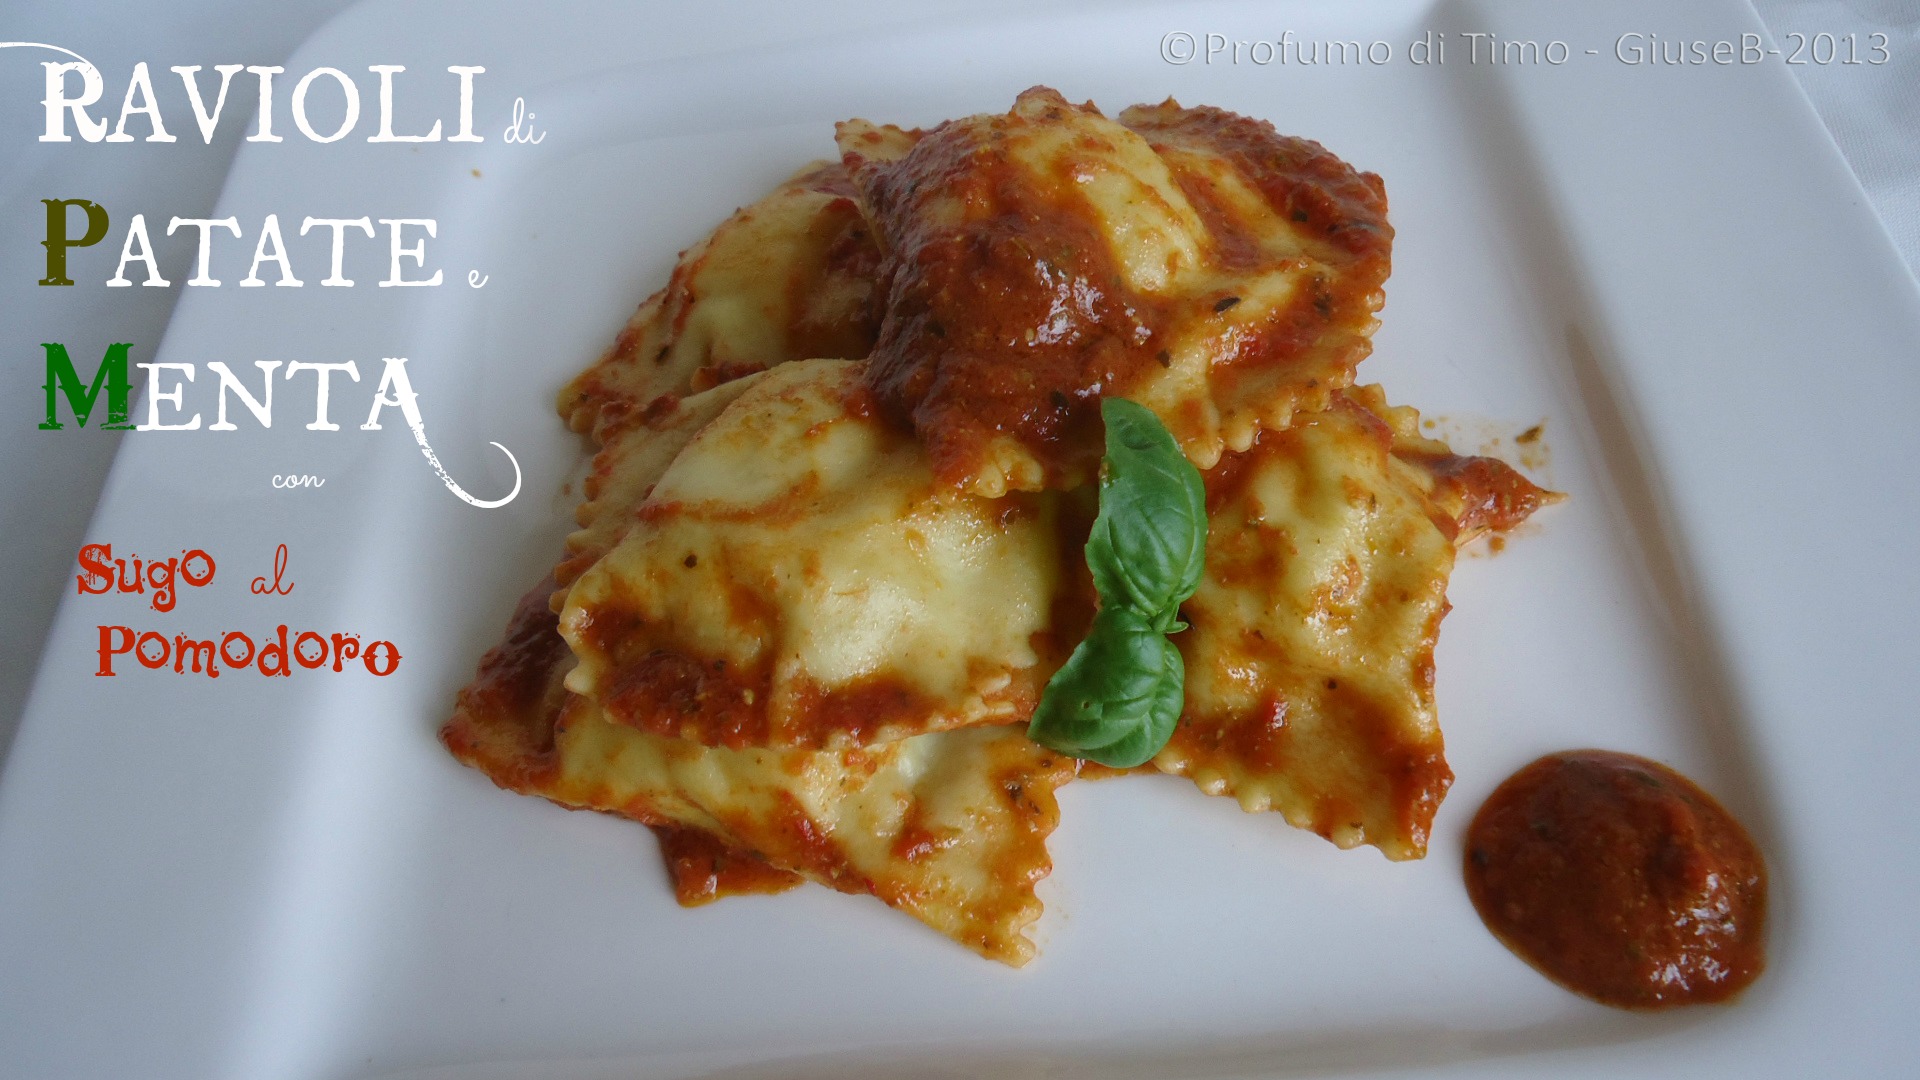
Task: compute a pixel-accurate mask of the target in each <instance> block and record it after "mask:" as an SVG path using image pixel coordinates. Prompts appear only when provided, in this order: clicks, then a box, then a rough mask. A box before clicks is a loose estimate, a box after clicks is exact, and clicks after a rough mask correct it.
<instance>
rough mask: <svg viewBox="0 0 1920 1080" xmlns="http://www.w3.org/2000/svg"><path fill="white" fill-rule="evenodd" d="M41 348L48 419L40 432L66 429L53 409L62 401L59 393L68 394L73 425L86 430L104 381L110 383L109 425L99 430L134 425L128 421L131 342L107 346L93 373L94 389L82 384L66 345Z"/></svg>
mask: <svg viewBox="0 0 1920 1080" xmlns="http://www.w3.org/2000/svg"><path fill="white" fill-rule="evenodd" d="M40 347H41V348H43V349H45V350H47V386H46V390H47V419H46V422H45V423H42V424H41V425H40V430H41V431H59V430H60V429H61V427H62V426H64V425H62V424H61V423H60V421H59V420H58V419H56V418H55V417H54V407H55V405H56V404H57V403H58V401H59V399H58V398H57V397H56V396H55V394H56V392H57V393H63V394H66V395H67V407H68V408H70V409H72V410H73V419H74V422H75V423H77V424H79V425H80V426H81V427H86V426H87V417H88V416H89V415H91V414H92V413H93V406H94V403H95V402H97V401H99V400H100V384H101V383H102V382H105V383H106V384H107V422H106V423H104V424H102V425H100V430H102V431H125V430H127V429H128V428H131V427H132V426H133V425H132V424H130V423H128V422H127V398H128V396H129V395H128V383H127V350H128V349H130V348H132V347H133V343H132V342H127V341H122V342H117V343H115V344H112V345H109V346H107V355H106V356H104V357H101V359H100V370H98V371H96V372H94V373H93V384H92V385H91V386H89V385H86V384H84V383H82V382H81V381H80V373H79V372H77V371H75V370H73V358H72V357H69V356H68V355H67V347H66V346H65V345H62V344H60V343H59V342H57V341H48V342H43V343H42V344H41V346H40Z"/></svg>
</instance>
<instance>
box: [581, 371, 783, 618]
mask: <svg viewBox="0 0 1920 1080" xmlns="http://www.w3.org/2000/svg"><path fill="white" fill-rule="evenodd" d="M753 378H754V376H746V377H744V378H739V379H734V380H731V381H729V382H725V383H722V384H720V385H719V386H716V387H714V388H712V389H710V390H707V391H704V392H702V393H698V394H694V395H692V396H691V397H686V398H681V397H677V396H674V395H672V394H668V395H666V396H663V397H660V398H656V399H655V400H654V403H653V405H652V406H650V407H649V408H647V409H646V410H644V411H643V412H642V413H641V414H640V416H639V417H638V418H637V419H635V420H633V421H630V422H628V423H626V424H624V425H623V426H622V427H621V428H620V430H619V431H618V432H615V433H612V437H611V438H609V440H608V441H607V444H606V445H605V446H603V447H601V449H600V452H599V453H597V454H595V455H594V456H593V464H592V466H591V467H590V468H589V470H588V472H587V477H586V480H585V482H584V485H583V487H584V494H585V496H586V498H585V500H584V501H583V502H582V503H581V504H580V507H579V509H578V510H576V511H575V513H574V520H575V521H576V522H578V523H579V525H580V529H579V530H578V531H577V532H575V533H573V534H572V535H571V536H568V537H567V546H566V557H565V558H564V559H562V560H561V561H560V565H559V566H558V567H556V568H555V569H554V580H555V582H556V583H557V584H558V585H559V586H561V587H565V586H567V585H571V584H573V580H574V579H575V578H577V577H579V576H580V572H581V571H583V570H585V569H586V568H587V567H589V566H592V565H593V564H594V563H596V562H598V561H600V557H601V556H603V555H605V554H606V553H607V552H609V551H611V550H613V547H614V545H615V544H618V543H619V542H620V539H621V537H624V536H625V535H626V534H627V530H628V529H630V528H632V527H633V523H634V513H635V511H637V510H638V509H639V507H640V504H641V503H642V502H644V501H646V498H647V496H648V495H650V494H652V493H653V485H654V484H655V483H657V482H658V481H659V479H660V475H661V474H662V473H664V472H666V471H667V466H668V465H670V464H672V463H673V459H674V458H676V457H678V456H679V455H680V451H681V450H683V449H685V448H686V445H687V443H688V441H689V440H691V439H692V438H693V437H694V436H695V435H697V434H699V432H700V429H702V428H704V427H706V426H707V424H709V423H711V422H712V420H713V418H714V417H716V416H719V415H720V411H721V410H722V409H725V408H726V407H727V406H728V405H730V404H732V403H733V400H734V399H735V398H737V397H739V396H740V395H741V393H742V392H744V391H745V390H746V388H747V387H748V386H751V385H752V383H753ZM556 602H558V596H557V595H556Z"/></svg>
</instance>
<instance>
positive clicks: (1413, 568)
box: [1154, 389, 1546, 859]
mask: <svg viewBox="0 0 1920 1080" xmlns="http://www.w3.org/2000/svg"><path fill="white" fill-rule="evenodd" d="M1358 396H1359V397H1360V398H1361V399H1364V400H1370V401H1374V402H1376V403H1377V404H1378V405H1380V406H1381V407H1382V408H1384V407H1385V404H1384V400H1383V399H1381V398H1380V397H1379V395H1378V393H1377V391H1374V390H1371V389H1369V390H1366V391H1363V392H1361V393H1360V394H1359V395H1358ZM1404 418H1405V417H1404V414H1403V415H1402V419H1404ZM1414 420H1415V422H1416V424H1417V416H1416V417H1414ZM1428 441H1430V440H1428ZM1439 445H1441V446H1442V448H1444V444H1439ZM1418 449H1426V450H1430V449H1431V448H1430V447H1421V448H1418ZM1411 456H1412V457H1413V458H1414V460H1408V459H1407V458H1406V457H1403V456H1401V454H1400V453H1397V452H1396V446H1395V439H1394V430H1393V428H1392V427H1391V426H1390V425H1389V424H1388V423H1387V422H1386V421H1385V420H1383V419H1382V418H1381V417H1379V416H1376V415H1375V414H1374V413H1373V412H1371V411H1369V410H1368V409H1367V408H1366V407H1365V406H1364V405H1362V404H1361V403H1360V401H1358V400H1356V399H1355V397H1352V396H1348V395H1344V394H1343V395H1340V396H1338V397H1336V398H1335V400H1334V404H1333V405H1332V407H1330V408H1329V409H1327V410H1325V411H1323V412H1321V413H1317V414H1314V415H1311V416H1303V417H1300V418H1298V419H1296V421H1295V423H1294V425H1293V426H1292V427H1290V428H1288V429H1286V430H1284V431H1272V430H1269V431H1263V432H1262V433H1261V434H1260V436H1259V438H1258V439H1257V440H1256V441H1255V443H1254V445H1253V446H1252V447H1251V448H1249V449H1248V450H1247V451H1245V452H1242V453H1238V454H1231V455H1228V456H1227V457H1226V458H1225V459H1224V460H1223V461H1222V462H1221V463H1220V465H1219V466H1218V467H1217V468H1216V469H1214V470H1213V471H1212V472H1210V473H1208V474H1207V476H1206V478H1205V479H1206V484H1207V499H1208V509H1209V513H1210V522H1211V523H1210V527H1209V532H1208V539H1207V565H1206V572H1205V574H1204V576H1203V578H1202V580H1201V584H1200V588H1199V590H1198V591H1197V592H1196V593H1195V594H1194V596H1193V599H1192V600H1190V601H1189V602H1188V603H1187V605H1186V606H1185V607H1184V608H1183V612H1184V614H1185V616H1186V618H1187V619H1188V620H1189V621H1190V622H1191V624H1192V626H1191V628H1190V629H1189V630H1188V631H1186V632H1185V633H1182V634H1177V635H1175V636H1174V639H1173V640H1174V642H1175V643H1176V644H1177V645H1178V646H1179V648H1180V650H1181V653H1182V655H1183V657H1184V659H1185V661H1186V670H1187V676H1186V678H1187V684H1186V692H1187V702H1186V712H1185V714H1184V715H1183V717H1182V719H1181V722H1180V725H1179V727H1178V728H1176V729H1175V731H1174V734H1173V738H1172V740H1171V741H1170V742H1169V743H1168V744H1167V746H1166V748H1165V749H1164V750H1163V751H1161V753H1160V754H1159V756H1158V757H1157V758H1155V760H1154V764H1155V766H1156V767H1157V768H1159V769H1160V770H1161V771H1163V772H1169V773H1175V774H1179V775H1183V776H1188V777H1190V778H1192V779H1193V781H1194V782H1195V783H1196V784H1197V785H1199V787H1200V788H1201V789H1202V790H1204V791H1206V792H1208V793H1209V794H1216V795H1231V796H1233V797H1234V798H1236V799H1237V800H1239V802H1240V804H1241V805H1242V806H1243V807H1245V808H1246V809H1248V810H1269V809H1271V810H1277V811H1279V812H1280V813H1281V814H1282V815H1284V816H1285V817H1286V819H1287V820H1288V821H1289V822H1291V823H1292V824H1294V825H1296V826H1299V827H1301V828H1306V829H1311V830H1313V831H1315V832H1317V833H1319V834H1320V835H1322V836H1325V837H1326V838H1328V839H1329V840H1332V841H1333V842H1334V843H1335V844H1338V845H1339V846H1341V847H1343V848H1350V847H1354V846H1357V845H1359V844H1373V845H1375V846H1376V847H1378V848H1379V849H1380V850H1381V851H1382V852H1384V853H1385V854H1386V855H1387V857H1389V858H1392V859H1412V858H1419V857H1420V856H1422V855H1423V854H1425V852H1426V846H1427V838H1428V832H1429V829H1430V828H1431V826H1432V823H1433V815H1434V812H1435V811H1436V810H1438V809H1439V806H1440V801H1441V799H1442V798H1443V797H1444V796H1445V794H1446V791H1447V788H1448V786H1449V785H1451V783H1452V781H1453V772H1452V770H1451V769H1450V768H1448V766H1447V763H1446V758H1445V754H1444V752H1443V745H1442V740H1441V734H1440V726H1439V723H1438V719H1437V717H1436V715H1435V712H1434V701H1433V648H1434V643H1435V641H1436V639H1437V637H1438V634H1439V630H1440V620H1441V617H1442V616H1444V615H1445V614H1446V612H1447V599H1446V588H1447V577H1448V574H1449V573H1450V572H1451V570H1452V567H1453V560H1454V550H1455V544H1454V541H1455V539H1456V537H1458V536H1459V535H1460V534H1461V528H1460V522H1459V521H1458V520H1457V519H1456V518H1454V517H1452V516H1450V514H1449V512H1448V511H1447V510H1446V509H1445V508H1444V507H1442V506H1441V505H1439V504H1438V503H1436V502H1435V501H1434V500H1432V499H1431V498H1430V497H1429V493H1430V492H1432V491H1434V490H1436V487H1437V485H1438V481H1437V479H1436V475H1437V474H1436V473H1435V472H1433V471H1430V470H1429V469H1428V468H1427V467H1426V464H1427V462H1428V461H1429V460H1431V459H1424V458H1422V457H1421V455H1420V454H1419V453H1418V452H1414V453H1413V454H1412V455H1411ZM1449 457H1451V455H1449ZM1457 460H1461V461H1465V460H1468V459H1457ZM1472 460H1475V461H1480V462H1484V463H1486V465H1485V466H1484V468H1480V469H1479V470H1478V471H1479V472H1480V473H1481V474H1483V475H1486V476H1493V475H1496V474H1499V473H1501V472H1502V471H1504V473H1505V474H1507V477H1506V478H1503V481H1502V482H1503V483H1504V484H1505V486H1506V487H1507V488H1508V489H1510V490H1513V491H1516V492H1517V491H1519V490H1520V489H1521V487H1522V486H1524V487H1525V488H1526V489H1531V490H1532V491H1533V492H1534V493H1535V495H1536V498H1535V500H1534V501H1533V503H1532V505H1533V506H1538V505H1540V503H1541V502H1542V501H1545V498H1546V495H1545V493H1541V492H1539V489H1537V488H1533V486H1532V485H1531V484H1530V483H1528V482H1527V481H1526V480H1525V479H1524V478H1522V477H1519V475H1518V474H1517V473H1513V471H1512V470H1511V469H1508V468H1506V466H1504V465H1500V464H1499V463H1497V462H1490V461H1489V459H1472ZM1461 474H1462V475H1464V471H1461ZM1476 490H1477V489H1476ZM1472 495H1473V492H1468V497H1466V498H1463V499H1462V500H1460V505H1463V506H1464V505H1465V504H1466V503H1467V502H1470V501H1472ZM1512 523H1517V520H1516V521H1515V522H1512Z"/></svg>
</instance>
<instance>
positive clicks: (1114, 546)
mask: <svg viewBox="0 0 1920 1080" xmlns="http://www.w3.org/2000/svg"><path fill="white" fill-rule="evenodd" d="M1100 416H1101V419H1103V420H1104V421H1106V426H1107V456H1106V459H1105V461H1104V462H1103V465H1104V467H1103V468H1102V469H1101V474H1100V514H1099V516H1098V517H1096V518H1095V519H1094V522H1093V533H1092V535H1091V536H1089V537H1088V539H1087V567H1088V568H1089V569H1090V570H1092V571H1093V583H1094V587H1095V588H1097V589H1099V591H1100V597H1101V599H1102V601H1103V602H1104V603H1105V604H1106V606H1109V607H1114V606H1125V607H1129V608H1132V609H1134V610H1135V611H1137V612H1140V613H1141V614H1143V615H1146V616H1147V617H1148V618H1149V619H1150V621H1151V622H1152V623H1153V625H1155V626H1156V627H1158V628H1159V629H1160V630H1161V631H1162V632H1166V631H1170V630H1173V629H1175V626H1174V617H1175V615H1176V613H1177V612H1178V610H1179V607H1180V605H1181V604H1182V603H1183V602H1185V600H1186V599H1187V598H1188V597H1189V596H1192V595H1193V591H1194V589H1196V588H1198V587H1199V585H1200V572H1201V570H1202V569H1203V568H1204V566H1205V563H1206V543H1207V497H1206V490H1205V489H1204V488H1203V487H1202V486H1201V483H1200V471H1199V470H1198V469H1195V468H1194V467H1193V464H1192V462H1189V461H1188V460H1187V458H1186V455H1185V454H1183V453H1181V452H1180V446H1179V444H1178V443H1176V442H1175V441H1174V439H1173V436H1172V435H1171V434H1169V433H1168V431H1167V429H1166V428H1165V427H1163V426H1161V423H1160V418H1159V417H1157V416H1155V415H1154V414H1153V411H1152V410H1151V409H1148V408H1147V407H1145V406H1144V405H1139V404H1136V403H1134V402H1131V401H1128V400H1126V399H1125V398H1114V397H1110V398H1107V399H1105V400H1104V401H1102V402H1101V403H1100Z"/></svg>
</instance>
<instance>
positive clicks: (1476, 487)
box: [1346, 385, 1566, 547]
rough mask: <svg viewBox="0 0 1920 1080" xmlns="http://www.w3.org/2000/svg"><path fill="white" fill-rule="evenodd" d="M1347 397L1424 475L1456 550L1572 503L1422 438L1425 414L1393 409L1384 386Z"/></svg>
mask: <svg viewBox="0 0 1920 1080" xmlns="http://www.w3.org/2000/svg"><path fill="white" fill-rule="evenodd" d="M1346 395H1347V397H1349V398H1351V399H1352V400H1353V402H1354V403H1355V404H1357V405H1360V406H1361V407H1362V408H1364V409H1366V410H1367V411H1368V412H1371V413H1372V414H1373V415H1375V416H1376V417H1379V418H1380V419H1381V420H1382V421H1383V422H1385V423H1386V425H1387V427H1388V428H1389V429H1391V430H1392V432H1393V456H1394V457H1397V458H1399V459H1400V460H1402V461H1404V462H1406V463H1408V464H1410V465H1413V466H1414V467H1415V468H1416V469H1417V470H1418V472H1417V474H1416V480H1417V482H1418V483H1419V484H1420V486H1421V490H1423V491H1425V492H1426V494H1427V499H1428V500H1429V501H1430V502H1432V503H1433V506H1434V508H1435V509H1436V510H1437V511H1438V512H1439V514H1440V520H1441V523H1442V526H1443V527H1448V528H1450V531H1451V534H1452V535H1453V539H1454V546H1455V547H1465V546H1466V545H1467V544H1469V543H1471V542H1473V541H1474V540H1477V539H1479V538H1480V537H1482V536H1484V535H1486V534H1487V533H1489V532H1505V531H1507V530H1508V529H1511V528H1513V527H1515V526H1516V525H1519V524H1520V523H1521V522H1523V521H1525V520H1527V518H1529V517H1531V516H1532V515H1533V512H1534V511H1535V510H1538V509H1540V508H1541V507H1543V506H1550V505H1552V504H1554V503H1557V502H1561V501H1563V500H1564V499H1565V498H1566V496H1565V495H1562V494H1561V493H1559V492H1557V491H1547V490H1544V489H1542V488H1540V487H1539V486H1537V485H1536V484H1534V483H1533V481H1531V480H1528V479H1527V478H1526V477H1525V476H1522V475H1521V474H1520V473H1519V472H1518V471H1516V470H1515V469H1514V468H1513V467H1512V466H1511V465H1508V464H1507V463H1506V462H1504V461H1501V460H1500V459H1499V458H1491V457H1479V456H1474V455H1467V454H1456V453H1454V452H1453V448H1452V447H1449V446H1448V445H1447V444H1446V443H1445V442H1442V441H1441V440H1439V439H1430V438H1428V437H1426V436H1425V435H1423V434H1421V432H1420V413H1419V411H1418V410H1416V409H1415V408H1413V407H1412V406H1411V405H1389V404H1387V397H1386V393H1385V391H1383V390H1381V389H1380V387H1379V386H1378V385H1371V386H1356V387H1353V388H1352V389H1350V390H1348V391H1346Z"/></svg>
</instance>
